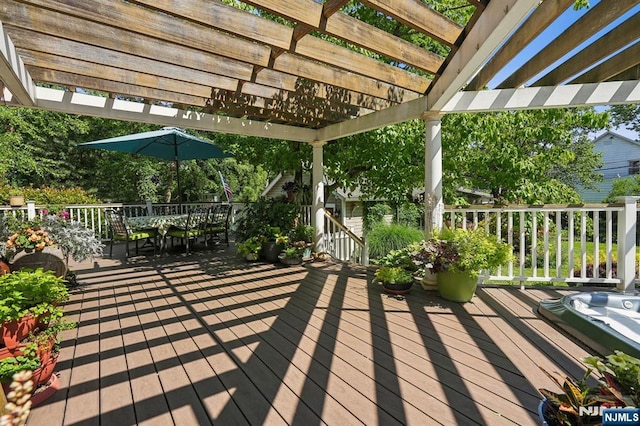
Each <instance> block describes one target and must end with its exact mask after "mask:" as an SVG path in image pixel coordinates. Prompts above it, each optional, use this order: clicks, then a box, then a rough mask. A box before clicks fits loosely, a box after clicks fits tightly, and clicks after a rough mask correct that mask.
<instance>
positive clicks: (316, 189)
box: [311, 141, 326, 253]
mask: <svg viewBox="0 0 640 426" xmlns="http://www.w3.org/2000/svg"><path fill="white" fill-rule="evenodd" d="M325 144H326V142H325V141H314V142H311V146H312V147H313V165H312V179H313V203H312V208H313V215H312V216H311V219H312V221H311V224H312V225H313V226H314V227H315V229H316V252H317V253H322V252H324V251H325V249H324V163H323V153H324V152H323V147H324V145H325Z"/></svg>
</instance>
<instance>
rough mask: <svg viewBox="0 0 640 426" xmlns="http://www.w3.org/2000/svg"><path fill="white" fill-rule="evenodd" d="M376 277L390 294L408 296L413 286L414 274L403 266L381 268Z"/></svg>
mask: <svg viewBox="0 0 640 426" xmlns="http://www.w3.org/2000/svg"><path fill="white" fill-rule="evenodd" d="M375 277H376V279H377V280H378V281H379V282H380V283H381V284H382V288H383V289H384V291H385V292H386V293H390V294H407V293H409V292H410V291H411V286H412V285H413V274H411V272H409V271H407V270H406V269H405V268H403V267H401V266H381V267H379V268H378V269H377V270H376V272H375Z"/></svg>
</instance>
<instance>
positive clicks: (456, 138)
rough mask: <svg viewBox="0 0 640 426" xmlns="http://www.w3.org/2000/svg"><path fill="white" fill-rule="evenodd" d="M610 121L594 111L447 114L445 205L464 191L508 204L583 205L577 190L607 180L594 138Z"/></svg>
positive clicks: (552, 110)
mask: <svg viewBox="0 0 640 426" xmlns="http://www.w3.org/2000/svg"><path fill="white" fill-rule="evenodd" d="M608 119H609V116H608V114H607V113H606V112H605V113H597V112H595V111H594V110H593V109H592V108H584V109H547V110H532V111H509V112H500V113H482V114H450V115H447V116H445V117H444V119H443V123H442V145H443V175H444V176H443V180H444V193H445V201H446V202H455V201H458V200H457V195H456V193H455V191H456V188H458V187H465V188H474V189H482V190H486V191H489V192H490V193H491V194H492V195H493V197H494V198H495V199H496V200H498V201H503V202H524V203H545V202H547V203H548V202H573V201H577V193H576V192H575V190H573V189H572V188H573V187H575V186H576V185H577V184H580V185H583V186H585V187H589V186H591V185H592V184H593V183H594V182H597V181H598V180H600V179H601V176H600V175H599V174H598V173H597V172H596V169H598V168H599V167H601V165H602V162H601V159H600V156H599V154H596V153H594V152H593V143H592V140H591V137H590V134H592V133H593V132H595V131H597V130H601V129H603V128H605V127H606V126H607V124H608Z"/></svg>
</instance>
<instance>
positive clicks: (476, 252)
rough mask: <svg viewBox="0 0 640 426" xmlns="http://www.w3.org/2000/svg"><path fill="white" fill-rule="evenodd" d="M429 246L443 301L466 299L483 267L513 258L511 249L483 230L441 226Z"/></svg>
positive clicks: (485, 268) (501, 263) (471, 293)
mask: <svg viewBox="0 0 640 426" xmlns="http://www.w3.org/2000/svg"><path fill="white" fill-rule="evenodd" d="M428 244H429V245H433V247H434V248H435V251H436V253H435V254H434V255H433V263H432V269H433V272H435V273H436V274H437V275H436V281H437V283H438V292H439V293H440V296H441V297H442V298H444V299H446V300H451V301H454V302H468V301H470V300H471V299H472V298H473V295H474V293H475V290H476V286H477V283H478V276H479V275H480V273H481V272H482V271H484V270H489V269H492V268H496V267H498V266H500V265H504V264H506V263H508V262H509V261H510V260H511V259H512V258H513V254H512V252H513V248H512V247H511V246H510V245H509V244H507V243H504V242H502V241H498V239H497V238H496V237H495V236H491V235H489V234H487V233H486V232H485V231H484V230H483V229H481V228H477V229H462V228H456V229H445V230H443V231H441V232H440V234H439V236H438V238H434V239H431V240H430V241H429V242H428Z"/></svg>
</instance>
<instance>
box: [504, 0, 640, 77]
mask: <svg viewBox="0 0 640 426" xmlns="http://www.w3.org/2000/svg"><path fill="white" fill-rule="evenodd" d="M637 3H638V2H637V0H616V1H615V2H607V1H601V2H600V3H598V4H596V5H595V6H594V7H593V8H592V10H591V12H590V13H586V14H585V15H584V16H583V17H582V18H580V19H578V20H577V21H576V22H574V23H573V25H571V26H570V27H569V28H567V29H566V30H565V31H564V32H563V33H562V34H560V35H559V36H558V37H556V38H555V39H554V40H553V41H551V43H549V44H548V45H547V46H546V48H545V49H544V50H542V51H541V52H540V53H538V54H537V55H535V56H534V57H533V58H531V59H530V60H528V61H527V62H526V63H525V64H524V65H522V66H521V67H520V68H518V69H517V70H516V71H515V72H514V73H513V74H511V75H510V76H509V77H508V78H507V79H506V80H504V81H503V82H502V83H500V84H499V85H498V88H499V89H507V88H510V87H519V86H522V85H523V84H525V83H526V82H527V81H528V80H529V79H531V78H533V77H535V76H536V74H538V73H540V72H542V71H544V69H545V68H547V67H548V66H550V65H552V64H553V63H554V62H555V61H557V60H558V59H560V58H562V57H563V56H564V55H565V54H567V53H568V52H570V51H571V50H572V49H573V48H574V47H575V46H577V45H579V44H580V43H582V42H584V41H585V40H587V39H588V38H589V37H591V36H592V35H594V34H595V33H597V32H598V31H600V30H601V29H602V28H604V27H606V26H607V25H609V24H610V23H611V22H613V21H614V20H615V19H617V18H618V17H619V16H620V15H621V14H623V13H624V12H626V11H628V10H629V9H631V8H632V7H633V6H635V5H636V4H637Z"/></svg>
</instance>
